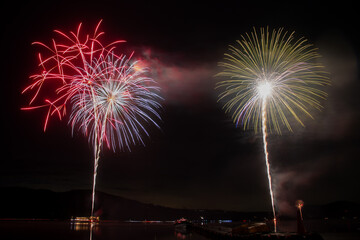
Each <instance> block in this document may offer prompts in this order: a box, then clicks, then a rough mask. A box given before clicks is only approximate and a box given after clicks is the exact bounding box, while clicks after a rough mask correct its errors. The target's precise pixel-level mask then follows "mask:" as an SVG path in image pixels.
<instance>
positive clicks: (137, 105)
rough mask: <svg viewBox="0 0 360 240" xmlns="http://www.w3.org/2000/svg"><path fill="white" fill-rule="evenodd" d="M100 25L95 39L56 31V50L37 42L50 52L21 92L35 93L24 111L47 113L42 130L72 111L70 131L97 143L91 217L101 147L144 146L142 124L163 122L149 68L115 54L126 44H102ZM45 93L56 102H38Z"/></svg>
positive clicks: (156, 91) (41, 56) (41, 57)
mask: <svg viewBox="0 0 360 240" xmlns="http://www.w3.org/2000/svg"><path fill="white" fill-rule="evenodd" d="M100 24H101V21H100V22H99V23H98V24H97V26H96V28H95V30H94V33H93V34H92V35H89V34H87V35H82V34H81V25H82V24H79V26H78V28H77V31H76V32H70V34H65V33H63V32H61V31H58V30H55V32H56V33H57V34H58V36H59V37H60V39H59V41H58V40H55V39H52V45H46V44H44V43H41V42H34V44H37V45H41V46H42V47H44V48H45V50H46V53H45V54H41V53H39V54H38V60H39V67H40V68H41V70H40V73H38V74H35V75H32V76H30V79H31V81H32V83H31V84H30V85H29V86H28V87H26V88H25V89H24V90H23V92H22V93H25V92H32V97H31V99H30V101H29V106H28V107H24V108H22V109H23V110H33V109H38V108H46V109H47V114H46V117H45V123H44V131H45V130H46V128H47V126H48V122H49V119H50V117H52V116H58V117H59V118H60V119H63V118H64V117H65V116H66V115H67V112H68V111H67V108H70V116H69V120H68V122H69V124H70V125H71V127H72V131H74V130H80V131H81V132H82V133H83V134H84V135H85V136H86V137H88V139H89V142H90V143H91V144H93V146H94V179H93V195H92V209H91V216H92V215H93V214H94V201H95V185H96V175H97V167H98V161H99V159H100V152H101V149H102V146H103V145H106V146H107V147H108V148H109V149H113V150H114V151H115V149H116V148H117V147H118V148H120V149H128V150H130V147H131V146H132V145H135V144H137V143H141V144H144V141H143V140H142V137H143V136H144V135H147V136H148V135H149V134H148V132H147V131H146V128H145V126H143V123H151V124H153V125H155V126H156V127H159V125H158V124H157V123H156V121H155V120H159V119H160V115H159V114H158V109H159V108H160V107H161V106H160V104H159V102H158V101H159V100H160V99H161V97H160V96H159V95H158V92H159V88H158V87H157V85H156V83H155V81H154V80H153V79H151V78H150V77H147V76H146V71H147V69H146V68H144V67H141V66H142V64H140V63H139V62H138V61H134V60H132V55H133V54H131V55H130V56H129V57H126V56H125V55H122V54H121V55H117V54H115V53H114V49H115V47H116V45H118V44H119V43H122V42H125V41H124V40H119V41H115V42H112V43H110V44H108V45H106V46H105V45H104V44H102V43H101V41H100V39H99V38H100V36H102V35H103V34H104V32H101V31H99V27H100ZM59 42H61V43H59ZM45 86H46V87H45ZM49 89H50V91H49ZM44 91H45V92H46V93H47V94H48V95H50V96H52V97H49V98H42V97H40V95H42V94H43V92H44Z"/></svg>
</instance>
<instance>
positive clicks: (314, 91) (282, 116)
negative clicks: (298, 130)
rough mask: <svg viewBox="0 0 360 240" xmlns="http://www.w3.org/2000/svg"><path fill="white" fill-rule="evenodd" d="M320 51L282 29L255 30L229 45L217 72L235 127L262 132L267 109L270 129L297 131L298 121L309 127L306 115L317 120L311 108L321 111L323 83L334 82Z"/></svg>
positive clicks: (323, 97) (222, 98) (226, 106)
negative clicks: (321, 60) (305, 118)
mask: <svg viewBox="0 0 360 240" xmlns="http://www.w3.org/2000/svg"><path fill="white" fill-rule="evenodd" d="M316 50H317V49H316V48H314V47H313V45H312V44H309V43H308V41H307V40H306V39H305V38H299V39H298V40H296V39H295V38H294V32H292V33H288V32H285V31H284V30H283V29H282V28H280V29H278V30H273V31H271V32H270V31H269V29H268V28H266V29H265V28H261V29H260V31H257V30H256V29H255V28H254V29H253V32H251V33H246V34H245V35H243V36H242V37H241V39H240V40H238V41H236V44H235V45H230V46H229V52H228V53H226V54H225V57H224V61H223V62H220V63H219V65H220V67H222V71H221V72H220V73H218V74H217V75H216V76H217V77H220V78H221V79H222V81H220V82H219V83H218V85H217V88H220V89H222V93H221V94H220V96H219V101H220V100H221V101H224V102H225V104H224V108H225V109H226V111H227V112H231V113H232V118H233V120H234V122H235V123H236V125H242V126H243V127H244V129H246V128H250V127H253V128H254V130H255V131H256V132H258V131H259V130H260V129H261V125H262V121H261V119H262V115H263V112H262V111H263V110H264V111H266V112H265V113H266V116H264V117H266V119H267V121H266V122H267V125H268V126H267V127H268V129H269V130H270V131H275V132H277V133H281V129H282V127H283V126H286V128H287V129H288V130H290V131H292V122H293V120H295V122H298V123H300V124H301V125H302V126H304V123H303V118H304V116H308V117H311V118H312V114H311V109H314V108H315V109H318V110H321V108H322V106H321V101H322V100H323V99H325V98H326V97H327V94H326V93H325V91H324V87H325V86H326V85H329V84H330V80H329V78H328V74H327V73H326V72H325V71H324V67H323V66H322V65H321V64H320V63H318V61H317V60H318V58H319V57H320V55H319V54H318V53H317V52H316ZM265 99H266V102H264V100H265ZM264 103H266V104H264ZM263 108H264V109H263Z"/></svg>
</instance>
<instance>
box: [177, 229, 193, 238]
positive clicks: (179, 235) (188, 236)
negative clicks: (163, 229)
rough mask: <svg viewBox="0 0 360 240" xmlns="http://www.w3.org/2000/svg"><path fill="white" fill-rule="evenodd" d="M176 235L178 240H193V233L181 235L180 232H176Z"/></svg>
mask: <svg viewBox="0 0 360 240" xmlns="http://www.w3.org/2000/svg"><path fill="white" fill-rule="evenodd" d="M174 233H175V237H176V239H180V240H186V239H191V237H192V234H191V233H181V232H178V231H174Z"/></svg>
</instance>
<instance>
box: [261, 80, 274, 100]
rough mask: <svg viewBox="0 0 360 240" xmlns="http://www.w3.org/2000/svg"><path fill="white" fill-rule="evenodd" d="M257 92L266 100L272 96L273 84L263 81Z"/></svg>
mask: <svg viewBox="0 0 360 240" xmlns="http://www.w3.org/2000/svg"><path fill="white" fill-rule="evenodd" d="M257 90H258V93H259V95H260V97H261V98H263V99H265V98H267V97H268V96H270V95H271V92H272V84H271V83H270V82H268V81H263V82H261V83H260V84H259V85H258V87H257Z"/></svg>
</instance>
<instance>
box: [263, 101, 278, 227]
mask: <svg viewBox="0 0 360 240" xmlns="http://www.w3.org/2000/svg"><path fill="white" fill-rule="evenodd" d="M261 111H262V135H263V145H264V155H265V163H266V172H267V177H268V182H269V191H270V197H271V207H272V212H273V216H274V219H273V220H274V231H275V232H276V212H275V202H274V192H273V190H272V181H271V173H270V163H269V153H268V150H267V129H266V98H263V100H262V105H261Z"/></svg>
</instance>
